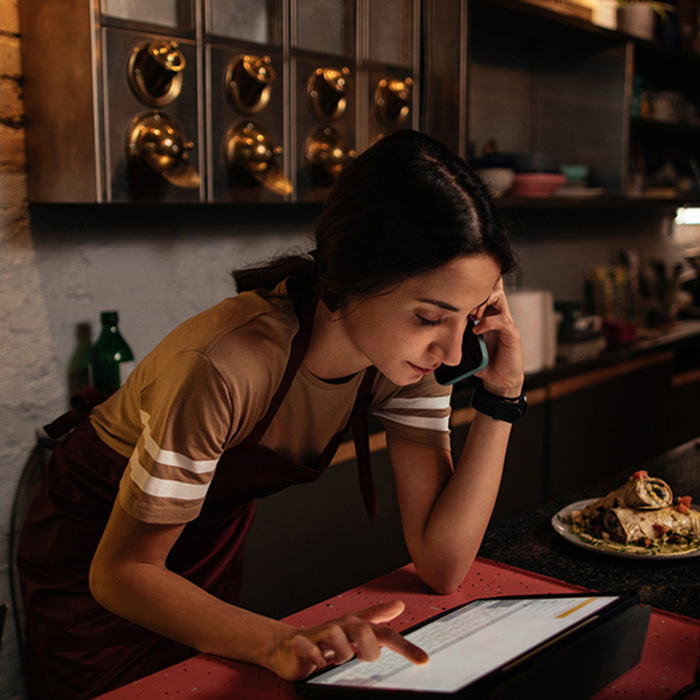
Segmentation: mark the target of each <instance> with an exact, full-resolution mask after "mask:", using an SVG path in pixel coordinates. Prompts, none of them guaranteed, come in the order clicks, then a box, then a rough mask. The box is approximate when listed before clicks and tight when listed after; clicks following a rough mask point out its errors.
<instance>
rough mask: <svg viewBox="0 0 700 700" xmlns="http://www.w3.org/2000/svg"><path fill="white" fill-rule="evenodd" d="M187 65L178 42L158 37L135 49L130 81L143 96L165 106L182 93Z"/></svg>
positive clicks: (144, 99) (143, 98)
mask: <svg viewBox="0 0 700 700" xmlns="http://www.w3.org/2000/svg"><path fill="white" fill-rule="evenodd" d="M186 65H187V64H186V61H185V57H184V56H183V54H182V51H180V49H179V47H178V44H177V42H175V41H160V40H154V41H151V42H149V43H148V44H145V45H143V46H137V47H136V48H135V49H134V50H133V51H132V52H131V56H130V57H129V65H128V68H127V73H128V76H129V84H130V85H131V89H132V90H133V91H134V94H135V95H136V97H138V98H139V100H141V101H142V102H144V103H145V104H147V105H149V106H151V107H162V106H163V105H165V104H168V103H170V102H172V101H173V100H174V99H175V98H176V97H177V96H178V95H179V94H180V90H181V89H182V76H183V71H184V69H185V66H186Z"/></svg>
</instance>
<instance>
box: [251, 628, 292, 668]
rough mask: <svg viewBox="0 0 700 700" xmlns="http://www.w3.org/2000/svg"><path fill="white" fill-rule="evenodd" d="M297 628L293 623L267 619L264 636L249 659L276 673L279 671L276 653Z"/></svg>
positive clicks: (263, 629) (263, 630) (262, 629)
mask: <svg viewBox="0 0 700 700" xmlns="http://www.w3.org/2000/svg"><path fill="white" fill-rule="evenodd" d="M296 631H297V629H296V627H294V626H293V625H288V624H286V623H285V622H279V621H278V620H272V619H270V618H267V619H266V624H265V625H264V626H262V628H261V632H262V638H260V639H259V640H258V641H259V644H257V645H255V646H254V647H253V649H251V651H252V654H251V656H252V658H251V659H249V660H250V661H252V662H253V663H255V664H258V665H259V666H263V667H264V668H267V669H268V670H270V671H273V672H274V673H277V669H276V668H275V666H276V658H275V657H276V654H277V653H278V652H279V649H280V646H281V645H282V644H283V643H284V641H285V640H287V639H291V638H292V637H293V636H294V634H295V633H296Z"/></svg>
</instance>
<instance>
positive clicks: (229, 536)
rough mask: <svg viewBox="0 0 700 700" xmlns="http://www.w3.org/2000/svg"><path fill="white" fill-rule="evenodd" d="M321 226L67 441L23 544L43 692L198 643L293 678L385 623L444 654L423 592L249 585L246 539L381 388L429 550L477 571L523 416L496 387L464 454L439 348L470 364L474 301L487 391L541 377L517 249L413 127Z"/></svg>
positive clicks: (397, 640)
mask: <svg viewBox="0 0 700 700" xmlns="http://www.w3.org/2000/svg"><path fill="white" fill-rule="evenodd" d="M316 245H317V248H316V250H315V251H313V253H312V254H311V255H301V256H293V255H292V256H287V257H283V258H280V259H278V260H276V261H274V262H273V263H271V264H270V265H268V266H264V267H261V268H257V269H252V270H250V269H249V270H245V271H239V272H237V273H234V277H235V279H236V282H237V285H238V291H239V295H238V296H236V297H234V298H232V299H227V300H225V301H223V302H221V303H220V304H219V305H217V306H215V307H214V308H212V309H209V310H208V311H205V312H203V313H201V314H199V315H198V316H195V317H194V318H193V319H190V320H189V321H187V322H185V323H184V324H182V325H181V326H180V327H179V328H177V329H175V330H174V331H173V332H172V333H171V334H170V335H169V336H168V337H166V338H165V340H163V341H162V342H161V343H160V344H159V345H158V346H157V347H156V348H155V349H154V350H153V351H152V352H151V353H150V354H149V355H148V356H147V357H146V358H145V359H144V360H143V361H142V362H141V363H140V364H139V366H138V367H137V368H136V370H135V371H134V373H133V374H132V375H131V376H130V378H129V380H128V381H127V382H126V384H125V385H124V386H123V387H122V388H121V389H120V390H119V391H118V392H116V394H114V395H113V396H111V397H110V398H109V399H108V400H106V401H105V402H104V403H102V404H100V405H99V406H97V408H95V409H94V411H93V413H92V415H91V417H90V421H89V422H88V423H87V424H85V425H83V426H81V427H79V428H77V429H76V430H75V431H73V433H72V434H71V435H70V436H69V437H68V438H67V439H66V440H65V441H64V442H63V443H61V445H60V446H59V447H58V448H57V450H56V451H55V454H54V457H53V461H52V464H51V465H50V467H49V469H48V470H47V474H46V476H45V478H44V481H43V483H42V485H41V487H40V489H39V491H38V493H37V496H36V498H35V500H34V503H33V505H32V510H31V513H30V515H29V518H28V521H27V524H26V526H25V529H24V533H23V539H22V542H21V545H20V547H21V551H20V556H19V564H20V568H21V573H22V581H23V591H24V596H25V607H26V611H27V646H28V659H29V663H30V664H31V665H30V680H31V682H32V684H33V685H34V688H33V695H34V696H36V697H39V695H41V696H42V697H44V698H61V699H62V700H63V699H67V698H71V699H75V698H88V697H93V696H94V695H96V694H98V693H101V692H104V691H106V690H109V689H111V688H114V687H117V686H119V685H122V684H124V683H126V682H128V681H130V680H133V679H135V678H138V677H141V676H143V675H145V674H147V673H150V672H153V671H155V670H158V669H159V668H163V667H165V666H167V665H170V664H173V663H176V662H178V661H180V660H182V659H184V658H186V657H187V656H190V655H192V654H193V653H195V650H198V651H202V652H208V653H213V654H218V655H221V656H225V657H229V658H233V659H239V660H244V661H249V662H253V663H256V664H259V665H262V666H264V667H266V668H268V669H270V670H272V671H273V672H275V673H276V674H278V675H279V676H281V677H282V678H286V679H299V678H303V677H304V676H306V675H308V674H309V673H310V672H312V671H313V670H314V669H315V668H317V667H319V666H322V665H325V664H327V663H328V662H333V663H340V662H342V661H345V660H347V659H348V658H350V657H351V656H352V655H353V654H355V653H357V655H358V656H359V657H360V658H361V659H364V660H367V661H372V660H375V659H376V658H377V657H378V656H379V653H380V647H381V646H387V647H390V648H392V649H394V650H396V651H398V652H399V653H401V654H403V655H404V656H406V657H407V658H409V659H410V660H411V661H413V662H415V663H423V662H425V661H426V659H427V657H426V655H425V653H424V652H423V651H421V650H420V649H418V648H416V647H414V646H413V645H411V644H409V643H408V642H406V641H405V640H403V638H402V637H400V636H399V635H397V634H396V633H394V632H392V631H391V630H389V628H387V627H385V626H383V625H382V624H381V623H382V622H385V621H387V620H390V619H392V618H393V617H395V616H396V615H398V614H399V613H400V612H401V610H402V608H403V604H402V603H401V602H400V601H395V602H393V603H387V604H383V605H379V606H375V607H373V608H370V609H366V610H361V611H358V612H357V614H355V615H349V616H344V617H342V618H340V619H337V620H331V621H329V622H328V623H327V624H324V625H321V626H319V627H316V628H312V629H296V628H294V627H292V626H290V625H287V624H284V623H282V622H279V621H276V620H271V619H268V618H265V617H262V616H260V615H257V614H253V613H251V612H249V611H246V610H243V609H241V608H239V607H236V606H235V599H236V594H237V592H238V583H239V579H240V563H241V556H242V545H243V540H244V537H245V533H246V530H247V528H248V526H249V524H250V519H251V517H252V509H253V506H252V500H253V499H254V498H258V497H260V496H264V495H266V494H268V493H271V492H273V491H276V490H278V489H280V488H283V487H284V486H286V485H289V484H292V483H302V482H306V481H311V480H313V479H315V478H317V477H318V476H320V475H321V474H322V472H323V470H324V469H325V468H326V467H327V465H328V464H329V462H330V459H331V458H332V456H333V452H334V451H335V448H336V447H337V444H338V442H339V440H340V438H341V437H342V434H343V433H344V432H345V429H346V428H347V426H348V423H349V422H353V426H354V427H356V429H355V430H354V431H353V432H354V433H355V434H356V436H357V435H360V436H361V435H362V426H363V423H364V420H365V414H366V412H367V410H368V409H369V411H370V412H373V413H375V414H377V415H378V416H380V418H381V419H382V421H383V422H384V425H385V427H386V430H387V439H388V445H389V454H390V458H391V462H392V467H393V470H394V473H395V481H396V490H397V495H398V500H399V505H400V509H401V517H402V523H403V529H404V535H405V538H406V543H407V546H408V549H409V551H410V554H411V557H412V559H413V562H414V564H415V567H416V570H417V572H418V574H419V575H420V577H421V578H422V579H423V580H424V581H425V583H426V584H428V585H429V586H430V587H431V588H432V589H433V590H434V591H436V592H438V593H448V592H450V591H453V590H454V589H455V588H456V587H457V585H458V584H459V583H460V582H461V580H462V579H463V577H464V576H465V574H466V573H467V571H468V569H469V567H470V565H471V563H472V561H473V560H474V557H475V556H476V553H477V550H478V548H479V545H480V542H481V538H482V536H483V533H484V530H485V528H486V525H487V523H488V520H489V517H490V515H491V511H492V508H493V504H494V501H495V498H496V494H497V491H498V485H499V482H500V477H501V470H502V466H503V460H504V457H505V452H506V446H507V442H508V437H509V433H510V427H511V426H510V423H509V422H506V421H504V420H500V419H497V418H494V417H492V416H489V415H486V413H494V412H493V411H491V410H489V409H488V408H482V409H480V410H482V411H485V412H486V413H477V415H476V418H475V419H474V422H473V425H472V428H471V430H470V433H469V438H468V441H467V443H466V446H465V448H464V451H463V453H462V455H461V456H460V458H459V461H458V463H457V465H456V467H454V468H453V464H452V460H451V456H450V452H449V432H448V429H447V421H448V416H449V396H450V389H449V388H448V387H443V386H440V385H438V384H437V383H436V381H435V379H434V376H433V370H434V369H436V368H437V367H438V366H439V365H440V364H442V363H444V364H447V365H455V364H457V363H459V361H460V355H461V339H462V336H463V333H464V331H465V327H466V323H467V320H468V319H470V318H472V319H480V323H479V325H478V327H477V330H476V332H477V333H479V334H481V335H482V336H483V337H484V338H485V339H486V340H487V343H488V345H489V351H490V356H491V361H490V363H489V364H488V366H487V367H486V369H484V370H483V371H481V372H480V378H481V380H482V382H483V389H482V390H480V391H481V392H482V394H483V396H485V397H487V398H488V400H489V402H490V403H488V402H487V404H485V405H491V404H493V405H495V406H499V405H501V404H502V405H507V404H509V403H510V402H512V401H515V400H516V399H517V398H518V397H520V396H521V392H522V385H523V364H522V351H521V345H520V338H519V333H518V331H517V329H516V328H515V326H514V325H513V321H512V318H511V316H510V313H509V311H508V306H507V302H506V299H505V296H504V293H503V285H502V274H503V273H504V272H506V271H508V270H510V269H511V268H512V266H513V264H514V260H513V254H512V251H511V248H510V245H509V243H508V240H507V238H506V235H505V232H504V230H503V227H502V224H501V221H500V219H499V217H498V215H497V212H496V210H495V209H494V207H493V204H492V202H491V200H490V198H489V196H488V194H487V193H486V190H485V188H484V187H483V185H482V184H481V182H480V181H479V180H478V179H477V178H476V177H475V176H474V175H473V173H472V172H471V170H470V169H469V168H468V166H467V165H466V163H464V162H463V161H462V160H460V159H459V158H457V157H456V156H454V155H453V154H452V153H450V152H449V151H448V150H447V149H446V148H445V147H444V146H442V145H441V144H439V143H437V142H435V141H434V140H433V139H431V138H430V137H428V136H425V135H423V134H419V133H417V132H412V131H402V132H398V133H396V134H393V135H391V136H388V137H386V138H384V139H382V140H381V141H379V142H378V143H377V144H375V145H374V146H372V147H371V148H370V149H368V150H367V151H365V152H364V153H363V154H361V155H360V156H359V157H358V158H356V159H355V161H354V162H352V163H351V164H350V165H349V166H348V167H347V168H346V170H345V171H344V172H343V174H342V175H341V177H340V178H339V180H338V182H337V184H336V186H335V187H334V188H333V190H332V192H331V194H330V196H329V198H328V200H327V203H326V205H325V207H324V210H323V213H322V215H321V218H320V221H319V223H318V226H317V229H316ZM495 415H498V414H495ZM359 448H360V449H359V453H358V454H359V457H358V462H359V463H360V466H361V483H362V491H363V495H364V497H365V501H366V503H367V505H368V508H369V510H370V512H371V511H372V509H373V506H374V503H373V490H372V484H371V476H370V474H369V472H368V471H367V467H368V465H367V464H366V463H365V462H366V460H365V459H364V457H363V454H364V448H363V446H362V444H360V445H359ZM105 524H106V527H105ZM88 572H89V575H88ZM93 596H94V598H93ZM95 600H96V601H98V602H95ZM98 603H99V604H98Z"/></svg>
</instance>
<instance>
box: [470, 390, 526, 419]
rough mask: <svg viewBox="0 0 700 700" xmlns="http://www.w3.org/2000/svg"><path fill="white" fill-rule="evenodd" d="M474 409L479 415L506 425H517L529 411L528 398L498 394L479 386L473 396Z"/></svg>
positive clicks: (520, 395) (520, 394) (523, 395)
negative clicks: (481, 414)
mask: <svg viewBox="0 0 700 700" xmlns="http://www.w3.org/2000/svg"><path fill="white" fill-rule="evenodd" d="M471 403H472V407H473V408H474V409H475V410H476V411H478V412H479V413H483V414H484V415H486V416H489V417H491V418H493V419H494V420H498V421H503V422H505V423H516V422H517V421H519V420H520V419H521V418H522V417H523V416H524V415H525V412H526V411H527V397H526V396H525V394H523V393H522V392H521V393H518V395H517V396H508V395H504V394H496V393H494V392H491V391H489V390H488V389H487V388H485V387H484V385H483V383H482V384H478V385H477V387H476V388H475V389H474V393H473V394H472V401H471Z"/></svg>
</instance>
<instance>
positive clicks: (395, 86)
mask: <svg viewBox="0 0 700 700" xmlns="http://www.w3.org/2000/svg"><path fill="white" fill-rule="evenodd" d="M412 98H413V80H412V79H411V78H406V79H405V80H395V79H389V78H383V79H382V80H380V81H379V83H377V87H376V88H375V90H374V112H375V114H376V115H377V119H378V120H379V122H380V123H381V124H382V125H383V126H386V127H389V128H390V129H396V128H398V127H399V126H401V125H402V124H403V123H404V122H405V121H406V119H407V118H408V115H409V114H410V113H411V101H412Z"/></svg>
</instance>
